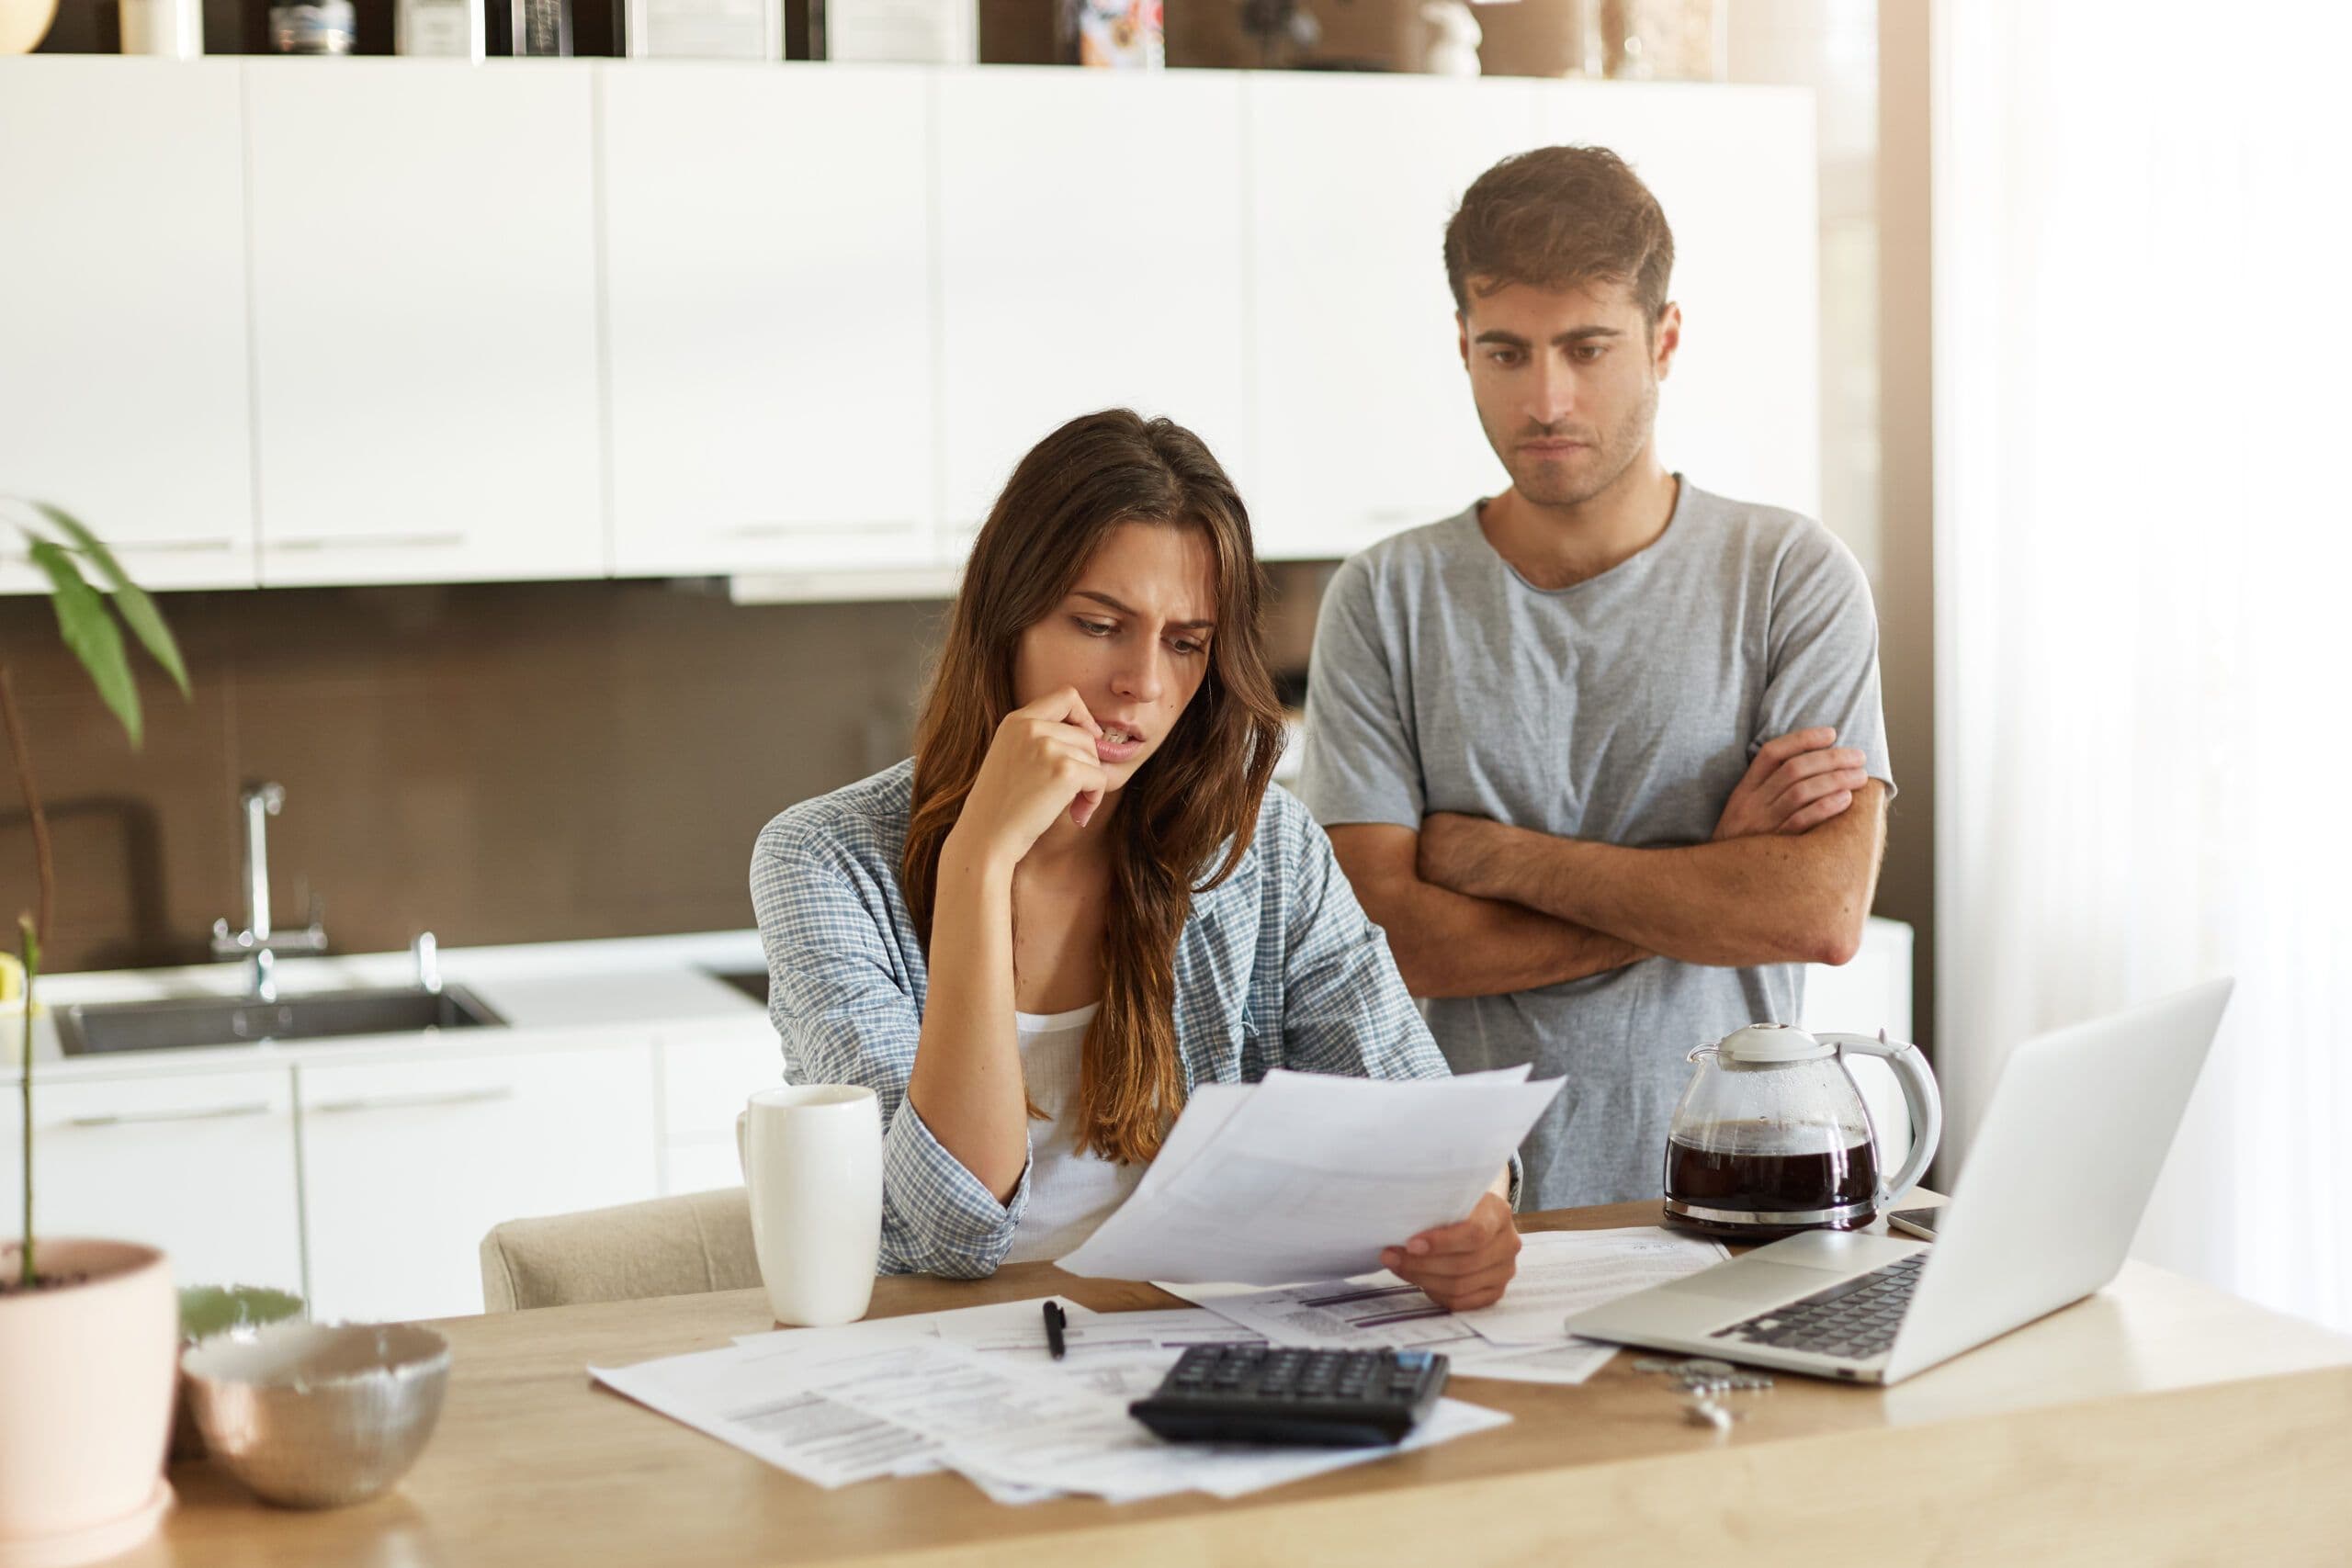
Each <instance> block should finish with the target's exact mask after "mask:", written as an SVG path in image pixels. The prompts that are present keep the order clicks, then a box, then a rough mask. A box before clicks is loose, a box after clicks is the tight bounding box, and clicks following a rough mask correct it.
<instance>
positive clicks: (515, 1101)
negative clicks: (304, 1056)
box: [296, 1039, 660, 1321]
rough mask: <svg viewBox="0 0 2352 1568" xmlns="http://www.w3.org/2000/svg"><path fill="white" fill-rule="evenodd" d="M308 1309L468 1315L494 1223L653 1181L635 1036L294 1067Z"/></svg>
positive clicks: (652, 1072) (647, 1100)
mask: <svg viewBox="0 0 2352 1568" xmlns="http://www.w3.org/2000/svg"><path fill="white" fill-rule="evenodd" d="M296 1083H297V1090H298V1093H299V1096H300V1102H301V1108H302V1169H303V1192H304V1199H305V1201H304V1211H305V1213H304V1222H305V1224H306V1226H307V1228H308V1233H309V1238H310V1251H311V1305H312V1312H313V1315H315V1316H317V1317H319V1318H321V1319H335V1318H345V1319H352V1320H359V1321H364V1320H384V1319H396V1318H420V1317H448V1316H455V1315H458V1314H466V1313H478V1312H480V1311H481V1310H482V1294H481V1251H480V1249H481V1238H482V1236H483V1235H484V1234H485V1233H487V1232H488V1231H489V1230H490V1229H491V1227H492V1226H493V1225H495V1224H499V1223H500V1222H502V1221H504V1220H512V1219H520V1218H524V1217H526V1216H532V1215H539V1214H555V1213H567V1212H570V1211H571V1210H576V1209H594V1208H601V1207H603V1206H605V1205H606V1204H612V1203H628V1202H633V1201H637V1200H639V1199H643V1198H650V1197H653V1196H655V1195H656V1193H657V1192H658V1191H659V1190H660V1176H659V1171H660V1160H659V1155H658V1148H659V1145H658V1131H659V1129H658V1126H657V1121H656V1116H655V1111H654V1104H655V1084H656V1067H655V1062H654V1047H653V1043H652V1042H651V1041H650V1040H645V1039H639V1040H635V1041H630V1042H618V1043H612V1044H598V1045H591V1046H585V1047H575V1048H566V1049H560V1050H547V1051H515V1052H506V1053H501V1054H496V1055H469V1056H461V1057H433V1058H427V1059H419V1058H417V1057H414V1056H412V1057H409V1058H408V1059H406V1060H384V1061H375V1062H348V1063H346V1062H330V1063H325V1064H311V1065H305V1066H301V1067H300V1068H299V1069H297V1073H296Z"/></svg>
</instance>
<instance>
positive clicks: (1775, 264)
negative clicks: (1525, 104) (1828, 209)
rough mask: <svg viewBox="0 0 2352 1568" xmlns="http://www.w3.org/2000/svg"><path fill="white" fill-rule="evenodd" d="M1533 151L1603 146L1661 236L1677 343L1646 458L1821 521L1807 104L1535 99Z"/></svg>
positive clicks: (1651, 90) (1551, 91)
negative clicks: (1677, 322) (1538, 134)
mask: <svg viewBox="0 0 2352 1568" xmlns="http://www.w3.org/2000/svg"><path fill="white" fill-rule="evenodd" d="M1540 96H1541V100H1542V104H1543V109H1544V136H1543V140H1544V141H1552V142H1587V143H1598V144H1600V145H1601V146H1605V147H1610V148H1613V149H1614V150H1615V151H1616V152H1618V153H1619V154H1621V155H1622V156H1623V158H1624V159H1625V161H1626V162H1627V163H1629V164H1632V165H1633V166H1634V173H1635V174H1637V175H1640V176H1641V177H1642V180H1643V182H1644V183H1645V184H1646V185H1647V186H1649V187H1650V189H1651V190H1652V191H1654V192H1655V193H1657V198H1658V203H1659V205H1660V206H1662V207H1663V208H1664V209H1666V220H1667V222H1668V225H1670V226H1671V227H1672V229H1673V231H1674V277H1673V284H1672V289H1671V294H1672V298H1673V299H1674V300H1675V302H1676V303H1677V304H1679V305H1680V306H1681V308H1682V344H1681V348H1680V350H1679V352H1678V353H1677V355H1676V356H1675V361H1674V366H1673V368H1672V370H1671V371H1670V372H1669V373H1668V378H1667V382H1666V385H1665V386H1664V387H1663V388H1662V389H1660V393H1659V400H1658V435H1657V439H1658V455H1659V457H1661V458H1662V459H1663V460H1664V461H1665V462H1666V464H1667V466H1668V467H1669V468H1680V469H1682V470H1684V471H1685V472H1687V473H1688V474H1689V475H1690V476H1691V480H1692V482H1693V483H1695V484H1698V485H1699V486H1701V487H1702V488H1703V489H1706V490H1710V491H1714V492H1716V493H1717V494H1719V495H1729V496H1734V497H1737V498H1739V499H1741V500H1746V501H1757V502H1766V503H1769V504H1770V505H1774V506H1786V507H1790V508H1792V509H1793V510H1795V511H1798V512H1802V513H1805V514H1806V515H1807V516H1812V517H1818V516H1819V515H1820V514H1821V353H1820V345H1821V332H1820V317H1821V306H1820V276H1819V275H1820V262H1819V251H1820V245H1819V227H1820V220H1819V197H1818V194H1817V193H1818V181H1817V177H1816V175H1815V152H1814V109H1813V96H1812V95H1811V94H1810V93H1807V92H1805V91H1804V90H1802V89H1797V88H1788V87H1750V86H1724V85H1712V84H1711V85H1703V86H1701V85H1690V84H1679V83H1610V84H1577V85H1566V86H1556V87H1555V86H1546V87H1544V88H1543V89H1541V95H1540Z"/></svg>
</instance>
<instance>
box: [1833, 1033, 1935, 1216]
mask: <svg viewBox="0 0 2352 1568" xmlns="http://www.w3.org/2000/svg"><path fill="white" fill-rule="evenodd" d="M1814 1038H1815V1040H1818V1041H1820V1042H1821V1043H1823V1044H1825V1045H1835V1046H1837V1047H1838V1050H1839V1051H1841V1052H1846V1051H1850V1052H1853V1053H1854V1054H1856V1055H1862V1056H1879V1057H1883V1058H1884V1060H1885V1062H1886V1065H1887V1066H1891V1067H1893V1068H1894V1077H1895V1079H1896V1081H1897V1082H1899V1083H1901V1084H1902V1086H1903V1103H1904V1106H1905V1109H1907V1110H1908V1111H1910V1112H1911V1157H1910V1158H1909V1159H1906V1160H1905V1161H1904V1162H1903V1168H1902V1169H1901V1170H1898V1171H1896V1172H1895V1173H1894V1176H1892V1177H1890V1178H1889V1179H1887V1180H1886V1181H1885V1182H1884V1183H1883V1185H1881V1187H1880V1188H1879V1198H1878V1202H1879V1206H1880V1207H1881V1208H1884V1207H1885V1206H1886V1205H1887V1204H1889V1203H1892V1202H1893V1201H1894V1200H1895V1199H1897V1198H1899V1197H1901V1196H1902V1195H1903V1194H1904V1193H1905V1191H1907V1190H1910V1187H1911V1184H1912V1183H1913V1182H1915V1181H1917V1180H1918V1179H1919V1178H1920V1176H1921V1175H1922V1174H1923V1173H1924V1172H1925V1171H1926V1170H1927V1168H1928V1161H1929V1160H1931V1159H1934V1158H1935V1157H1936V1145H1938V1144H1939V1143H1941V1142H1942V1141H1943V1135H1944V1100H1943V1096H1942V1095H1941V1094H1940V1093H1939V1092H1938V1091H1937V1089H1936V1075H1935V1074H1933V1073H1931V1072H1929V1071H1928V1058H1927V1056H1926V1055H1924V1054H1923V1053H1922V1052H1921V1051H1920V1049H1919V1047H1917V1045H1914V1044H1912V1043H1910V1042H1909V1041H1907V1040H1889V1039H1888V1038H1887V1037H1886V1031H1884V1030H1883V1029H1882V1030H1880V1031H1879V1032H1878V1036H1877V1038H1875V1039H1873V1038H1871V1036H1870V1035H1867V1034H1816V1035H1815V1036H1814Z"/></svg>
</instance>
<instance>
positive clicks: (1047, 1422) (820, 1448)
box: [589, 1301, 1510, 1503]
mask: <svg viewBox="0 0 2352 1568" xmlns="http://www.w3.org/2000/svg"><path fill="white" fill-rule="evenodd" d="M1039 1305H1040V1303H1037V1302H1034V1301H1028V1302H1013V1303H1003V1304H1001V1305H997V1306H986V1307H973V1308H970V1309H968V1310H967V1311H963V1312H954V1313H941V1314H935V1315H933V1316H930V1317H922V1318H888V1319H884V1320H881V1321H877V1322H873V1323H862V1324H854V1325H849V1326H848V1327H845V1328H804V1329H786V1330H780V1331H778V1332H775V1333H772V1334H756V1335H749V1336H746V1337H743V1338H742V1339H740V1340H738V1341H737V1342H736V1343H735V1344H733V1345H731V1346H729V1347H727V1348H724V1349H718V1350H706V1351H701V1352H698V1353H695V1354H693V1355H686V1356H672V1357H668V1358H665V1359H662V1360H658V1361H648V1362H644V1363H641V1364H639V1365H638V1366H634V1367H623V1368H599V1367H591V1368H590V1369H589V1371H590V1372H591V1374H592V1375H594V1377H595V1378H596V1379H597V1380H598V1381H599V1382H603V1383H605V1385H607V1386H608V1387H610V1388H612V1389H614V1390H616V1392H618V1393H623V1394H626V1395H628V1397H629V1398H631V1399H634V1400H636V1401H638V1402H639V1404H645V1405H647V1406H649V1407H650V1408H651V1409H654V1410H657V1411H660V1412H661V1413H662V1414H663V1415H665V1416H670V1417H672V1418H673V1419H674V1420H677V1421H680V1422H683V1423H684V1424H685V1425H687V1426H689V1427H695V1429H696V1430H698V1431H702V1432H706V1433H708V1434H709V1435H710V1436H712V1437H714V1438H719V1439H720V1440H722V1441H724V1442H727V1443H730V1444H732V1445H734V1446H735V1447H737V1448H740V1449H742V1450H745V1451H746V1452H749V1453H752V1454H754V1455H757V1456H758V1457H759V1458H761V1459H763V1460H766V1461H768V1462H769V1463H771V1464H774V1465H776V1466H777V1467H779V1468H781V1469H783V1470H786V1471H789V1472H792V1473H793V1474H795V1475H797V1476H799V1477H801V1478H802V1479H804V1480H807V1481H810V1482H813V1483H816V1484H817V1485H820V1486H826V1487H833V1486H842V1485H846V1484H848V1483H852V1482H857V1481H866V1480H872V1479H875V1478H876V1477H882V1476H897V1475H920V1474H922V1473H925V1472H930V1471H934V1470H942V1469H947V1470H955V1471H957V1472H961V1473H962V1474H963V1475H965V1476H966V1477H967V1478H968V1479H969V1480H970V1481H971V1483H973V1484H974V1485H975V1486H978V1488H979V1489H980V1490H981V1491H982V1492H984V1493H986V1494H987V1495H989V1497H991V1498H994V1499H995V1500H996V1501H998V1502H1001V1503H1031V1502H1035V1501H1038V1500H1039V1499H1042V1498H1046V1497H1054V1496H1059V1495H1064V1494H1069V1493H1084V1494H1090V1495H1095V1496H1099V1497H1104V1498H1108V1499H1110V1500H1111V1501H1113V1502H1132V1501H1136V1500H1137V1499H1141V1498H1145V1497H1158V1496H1164V1495H1168V1494H1170V1493H1173V1492H1185V1491H1200V1492H1206V1493H1209V1494H1211V1495H1216V1496H1219V1497H1238V1496H1240V1495H1243V1494H1245V1493H1249V1492H1254V1491H1257V1490H1259V1489H1261V1488H1262V1487H1267V1486H1277V1485H1281V1484H1282V1483H1285V1482H1289V1481H1295V1480H1299V1479H1301V1478H1302V1477H1305V1476H1309V1475H1318V1474H1321V1473H1322V1472H1325V1471H1329V1470H1337V1469H1340V1468H1342V1467H1344V1466H1347V1465H1353V1464H1364V1463H1369V1462H1372V1461H1376V1460H1380V1459H1384V1458H1385V1457H1386V1456H1387V1455H1388V1454H1390V1453H1392V1452H1394V1451H1396V1450H1389V1449H1297V1448H1271V1447H1257V1446H1252V1445H1246V1444H1222V1443H1220V1444H1206V1443H1170V1442H1165V1441H1163V1440H1161V1439H1160V1438H1157V1437H1155V1436H1153V1435H1152V1433H1151V1432H1149V1431H1148V1430H1147V1429H1146V1428H1145V1427H1143V1426H1142V1424H1141V1423H1139V1422H1137V1421H1136V1420H1135V1419H1133V1418H1132V1417H1131V1416H1128V1414H1127V1402H1128V1401H1129V1400H1131V1399H1137V1398H1140V1397H1142V1396H1143V1395H1144V1394H1146V1393H1150V1392H1151V1390H1153V1389H1154V1388H1156V1387H1158V1386H1159V1380H1160V1379H1161V1378H1162V1377H1163V1376H1165V1375H1166V1373H1167V1371H1168V1369H1169V1368H1170V1367H1171V1366H1173V1365H1174V1364H1175V1362H1176V1359H1177V1357H1179V1356H1180V1355H1182V1353H1183V1348H1184V1347H1185V1346H1187V1345H1193V1344H1205V1343H1231V1342H1233V1341H1235V1340H1237V1339H1239V1340H1247V1339H1249V1338H1250V1337H1251V1336H1250V1334H1248V1333H1247V1332H1246V1331H1243V1330H1240V1329H1238V1328H1237V1326H1236V1325H1234V1324H1233V1323H1232V1322H1231V1321H1229V1320H1227V1319H1226V1318H1224V1317H1222V1316H1219V1315H1217V1314H1211V1313H1208V1312H1204V1311H1202V1310H1200V1309H1198V1308H1189V1307H1188V1308H1181V1309H1177V1310H1173V1311H1168V1312H1146V1313H1117V1314H1097V1313H1093V1312H1090V1311H1088V1310H1087V1309H1086V1308H1084V1307H1082V1306H1079V1305H1077V1304H1076V1303H1068V1302H1066V1303H1063V1308H1064V1311H1065V1312H1066V1313H1067V1314H1068V1315H1069V1328H1068V1330H1067V1331H1066V1334H1065V1338H1066V1340H1067V1343H1068V1346H1069V1349H1068V1354H1067V1355H1066V1357H1065V1358H1064V1359H1061V1360H1058V1361H1057V1360H1055V1359H1052V1358H1051V1357H1050V1355H1049V1353H1048V1352H1047V1350H1046V1338H1045V1329H1044V1320H1043V1318H1042V1316H1041V1314H1040V1312H1039ZM1509 1421H1510V1416H1507V1415H1504V1414H1503V1413H1501V1412H1500V1411H1495V1410H1486V1409H1481V1408H1479V1407H1478V1406H1476V1405H1473V1404H1464V1403H1463V1402H1462V1401H1460V1400H1455V1399H1446V1400H1442V1401H1440V1402H1439V1404H1438V1407H1437V1409H1436V1410H1435V1411H1433V1412H1432V1413H1431V1414H1430V1416H1428V1417H1427V1418H1426V1419H1425V1420H1423V1421H1422V1423H1421V1425H1420V1426H1419V1428H1418V1429H1416V1430H1415V1431H1414V1433H1413V1434H1412V1436H1411V1437H1410V1438H1407V1439H1406V1441H1405V1442H1404V1443H1403V1444H1402V1445H1401V1446H1402V1447H1403V1448H1405V1449H1408V1450H1410V1449H1420V1448H1427V1447H1429V1446H1430V1445H1432V1444H1435V1443H1442V1442H1445V1441H1447V1440H1448V1439H1450V1438H1458V1437H1463V1436H1465V1435H1467V1434H1469V1433H1472V1432H1479V1431H1485V1430H1486V1429H1487V1428H1488V1427H1499V1426H1502V1425H1505V1424H1506V1423H1508V1422H1509Z"/></svg>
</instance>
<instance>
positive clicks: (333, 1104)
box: [304, 1084, 515, 1116]
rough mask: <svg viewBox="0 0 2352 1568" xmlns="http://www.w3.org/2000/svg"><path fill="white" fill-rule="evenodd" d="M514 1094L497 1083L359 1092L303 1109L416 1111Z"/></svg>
mask: <svg viewBox="0 0 2352 1568" xmlns="http://www.w3.org/2000/svg"><path fill="white" fill-rule="evenodd" d="M514 1098H515V1089H514V1086H513V1085H511V1084H501V1085H499V1086H498V1087H497V1088H495V1089H453V1090H451V1091H450V1092H448V1093H447V1094H371V1095H363V1096H362V1097H360V1098H359V1099H357V1100H327V1101H326V1102H324V1103H323V1104H320V1105H312V1106H307V1107H305V1108H304V1109H306V1110H309V1111H317V1112H318V1113H319V1114H320V1115H322V1116H327V1115H334V1116H341V1115H345V1114H348V1113H349V1112H351V1111H417V1110H422V1109H424V1108H425V1107H428V1106H435V1105H487V1104H489V1103H490V1102H491V1101H492V1100H512V1099H514Z"/></svg>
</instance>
